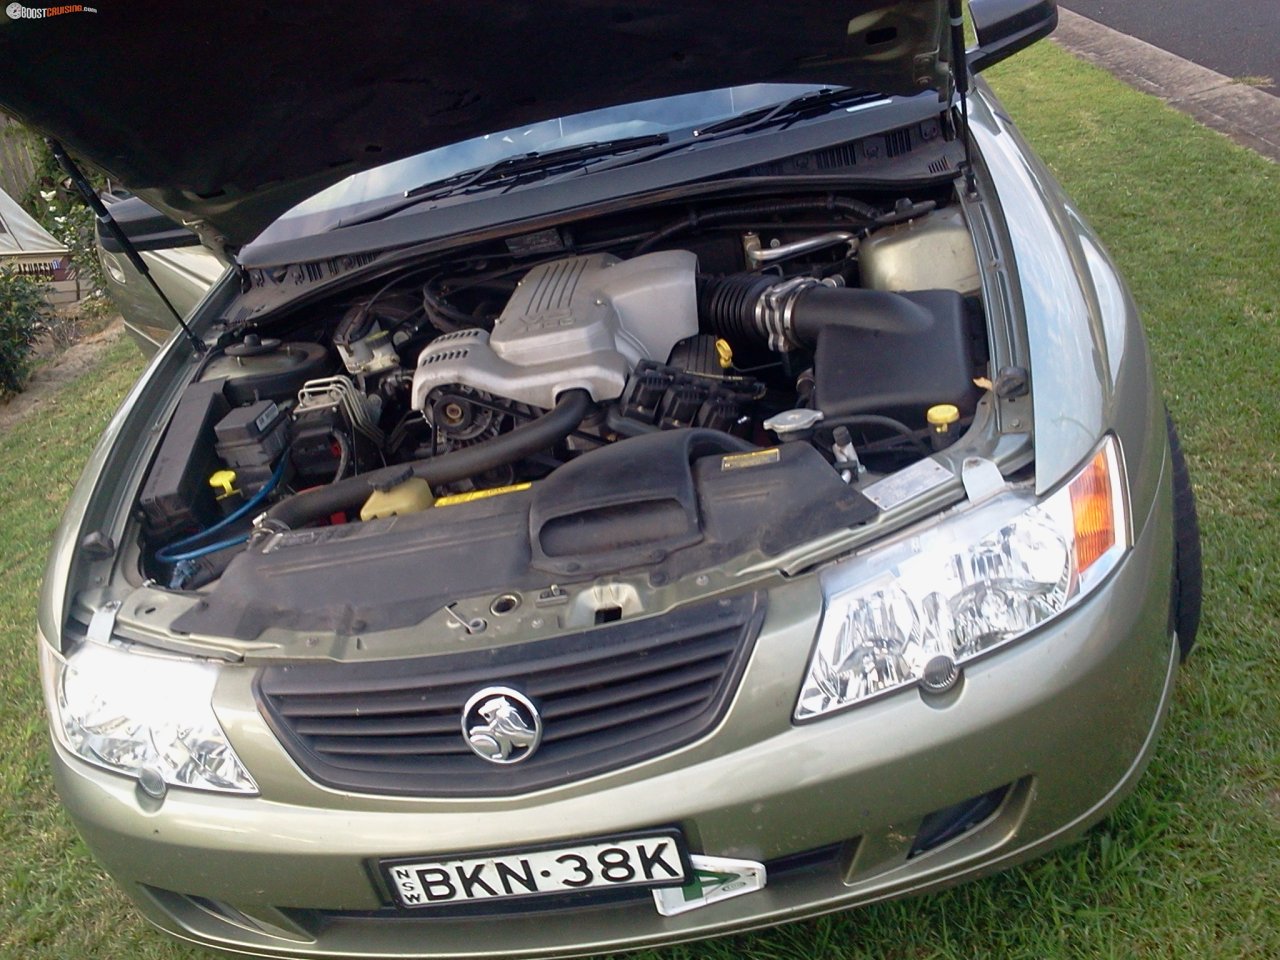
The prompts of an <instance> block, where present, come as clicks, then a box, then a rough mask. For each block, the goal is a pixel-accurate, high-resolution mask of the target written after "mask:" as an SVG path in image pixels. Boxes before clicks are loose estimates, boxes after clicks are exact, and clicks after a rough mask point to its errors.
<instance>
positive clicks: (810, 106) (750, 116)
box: [695, 87, 884, 143]
mask: <svg viewBox="0 0 1280 960" xmlns="http://www.w3.org/2000/svg"><path fill="white" fill-rule="evenodd" d="M883 99H884V96H883V95H882V94H878V93H868V92H867V91H865V90H853V89H851V88H849V87H839V88H836V89H833V90H832V89H824V90H817V91H815V92H813V93H803V94H801V95H800V96H798V97H792V98H791V99H790V100H783V101H782V102H781V103H775V104H774V105H773V106H768V107H758V108H757V109H755V110H748V111H746V112H745V113H739V114H737V115H735V116H732V117H728V118H727V119H724V120H720V121H719V122H717V123H713V124H711V125H710V126H706V127H703V128H702V129H700V130H699V131H698V136H697V140H696V141H695V142H696V143H705V142H706V140H707V139H708V138H714V137H718V136H720V135H723V134H726V133H733V134H741V133H754V132H755V131H757V130H765V129H767V128H769V127H775V126H786V125H788V124H792V123H796V122H798V121H800V120H808V119H810V118H811V117H820V116H822V115H823V114H826V113H830V112H831V111H833V110H835V109H837V108H839V107H847V106H853V105H855V104H860V103H870V102H873V101H875V100H883Z"/></svg>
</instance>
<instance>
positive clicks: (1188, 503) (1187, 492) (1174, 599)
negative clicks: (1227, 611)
mask: <svg viewBox="0 0 1280 960" xmlns="http://www.w3.org/2000/svg"><path fill="white" fill-rule="evenodd" d="M1165 422H1166V423H1167V425H1168V430H1169V455H1170V459H1171V461H1172V463H1173V594H1172V596H1171V598H1170V601H1169V602H1170V607H1169V621H1170V626H1171V627H1172V628H1173V629H1174V630H1175V631H1176V632H1177V635H1178V649H1179V651H1180V653H1181V655H1182V659H1183V660H1184V661H1185V660H1186V659H1187V657H1188V656H1190V655H1191V648H1192V647H1194V646H1195V643H1196V633H1197V631H1199V629H1200V604H1201V592H1202V590H1203V587H1204V576H1203V571H1202V568H1201V558H1200V521H1199V519H1198V517H1197V516H1196V495H1195V491H1194V490H1192V488H1191V474H1190V473H1189V472H1188V470H1187V458H1186V456H1185V455H1184V454H1183V452H1182V444H1181V442H1179V440H1178V429H1177V427H1175V426H1174V425H1173V418H1172V417H1170V416H1169V414H1168V413H1167V412H1166V413H1165Z"/></svg>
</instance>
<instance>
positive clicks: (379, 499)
mask: <svg viewBox="0 0 1280 960" xmlns="http://www.w3.org/2000/svg"><path fill="white" fill-rule="evenodd" d="M434 500H435V498H434V497H432V496H431V487H430V485H429V484H428V483H427V481H425V480H423V479H422V478H421V477H410V478H409V479H407V480H404V481H402V482H401V483H398V484H396V485H395V486H393V487H389V488H387V489H385V490H378V489H375V490H374V491H373V493H371V494H369V499H368V500H366V501H365V502H364V506H363V507H361V508H360V519H361V520H364V521H369V520H378V519H381V518H383V517H398V516H403V515H405V514H408V513H421V512H422V511H423V510H426V509H427V508H428V507H430V506H431V504H432V503H433V502H434Z"/></svg>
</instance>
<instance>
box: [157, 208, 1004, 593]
mask: <svg viewBox="0 0 1280 960" xmlns="http://www.w3.org/2000/svg"><path fill="white" fill-rule="evenodd" d="M913 211H914V212H918V205H917V207H916V208H913ZM677 226H679V225H678V224H677ZM674 232H676V231H675V230H671V229H668V230H665V231H657V232H656V233H654V234H653V236H655V237H662V236H667V235H670V234H672V233H674ZM864 233H865V234H866V235H865V236H864V237H861V238H859V237H858V236H856V235H855V234H853V233H851V232H849V231H845V230H840V231H831V230H827V231H824V232H820V233H818V234H817V235H814V232H813V229H812V228H805V229H800V228H794V229H787V228H779V229H778V230H777V233H776V236H774V237H773V238H772V240H771V242H770V244H769V246H768V247H767V248H766V247H764V246H763V243H762V238H761V235H760V234H759V233H758V232H756V231H755V230H751V231H747V232H745V233H742V232H739V233H738V234H737V235H736V236H729V237H724V236H720V237H716V238H714V239H708V238H701V237H692V238H689V241H688V242H687V243H683V244H672V248H670V249H659V250H652V251H649V250H646V249H643V248H644V246H645V244H643V243H642V244H641V245H640V247H639V248H636V249H632V250H630V251H628V250H627V245H626V244H625V243H622V242H604V243H601V244H597V246H602V247H604V249H596V250H594V251H589V252H578V253H575V252H573V251H565V252H564V253H563V254H562V255H559V256H550V257H547V258H545V259H543V260H542V261H540V262H535V263H532V264H529V263H524V264H521V262H520V260H519V258H518V257H503V256H502V255H501V254H500V253H494V252H493V251H492V250H486V251H485V252H484V253H483V254H479V253H476V254H472V255H468V256H466V257H464V258H462V259H461V260H456V259H455V260H452V261H448V262H441V263H439V264H431V265H430V266H429V267H428V268H424V269H413V270H408V271H404V272H401V273H400V274H398V275H395V276H392V277H391V278H390V279H389V280H384V281H382V282H381V283H380V284H378V285H373V284H370V285H368V286H367V287H365V288H364V289H363V290H360V289H357V290H356V291H354V292H353V293H351V294H349V295H347V296H346V297H345V298H341V299H335V300H333V301H332V302H331V305H329V306H324V305H322V306H320V307H313V308H309V309H307V310H302V311H299V312H298V314H297V315H296V316H295V317H294V318H293V319H292V320H291V321H281V322H280V323H278V324H277V326H276V327H275V328H273V329H271V330H270V331H267V330H256V329H247V330H243V331H240V332H239V333H238V334H237V333H234V332H233V334H232V335H231V337H230V338H229V339H230V340H231V341H232V342H230V343H228V344H227V345H226V346H225V348H224V349H223V350H222V352H221V353H220V354H215V355H213V356H211V357H210V358H209V359H208V360H207V361H206V363H205V364H204V366H203V369H202V372H201V374H200V376H199V377H198V379H197V381H196V382H195V383H193V384H192V385H191V387H189V388H188V390H187V392H186V394H184V396H183V398H182V401H181V402H180V404H179V408H178V411H177V413H176V415H175V417H174V418H173V420H172V421H171V422H170V425H169V427H168V430H167V432H166V435H165V438H164V440H163V441H162V444H161V449H160V451H159V452H158V454H157V457H156V460H155V462H154V463H153V466H152V469H151V472H150V474H149V475H148V477H147V480H146V483H145V485H144V489H143V493H142V497H141V501H140V508H141V514H142V516H143V518H144V538H145V542H146V544H147V545H148V546H147V549H145V550H144V566H145V567H146V568H147V572H148V573H149V574H151V575H155V576H157V577H161V576H162V577H165V578H166V579H167V580H168V581H169V582H170V583H171V584H172V585H175V586H183V587H191V586H196V585H199V583H201V582H207V580H208V579H211V578H213V577H216V576H218V575H219V572H220V570H221V568H222V567H224V566H225V564H226V563H227V562H229V558H231V557H233V556H234V554H235V553H236V552H237V551H238V550H243V545H242V544H243V542H244V540H245V539H246V538H247V537H250V536H260V535H265V534H271V533H273V532H279V531H285V530H297V529H299V528H300V527H306V526H314V525H317V524H319V525H331V524H342V523H351V522H357V521H369V520H376V519H379V518H385V517H387V516H391V515H398V514H404V513H411V512H416V511H421V510H425V509H430V507H431V505H432V504H433V503H434V502H435V500H436V498H439V497H442V496H444V497H447V496H454V495H471V492H475V493H476V494H477V495H478V494H479V493H482V492H484V491H491V490H494V489H506V488H508V487H510V485H512V484H526V485H527V484H529V483H534V484H537V483H538V482H539V481H541V480H543V478H547V477H549V476H550V475H552V474H553V473H554V472H555V471H557V470H560V469H562V468H564V467H565V466H566V465H567V464H571V463H572V464H573V466H574V470H572V471H569V473H567V474H565V479H564V481H562V483H561V485H562V486H563V485H564V484H568V483H569V482H570V481H569V477H570V475H572V476H573V477H582V476H589V475H590V471H589V467H590V465H591V464H598V466H599V470H601V471H603V473H602V475H604V474H608V473H609V472H610V471H611V470H612V471H615V472H618V471H621V472H619V473H618V476H617V478H616V479H614V480H612V481H611V484H612V486H613V487H614V488H622V487H626V486H627V485H628V483H629V481H628V478H627V476H626V474H627V468H626V466H625V465H626V463H627V462H628V458H627V457H626V456H622V459H619V458H618V457H616V456H615V457H612V458H607V457H604V456H602V455H600V454H599V453H597V451H600V450H602V449H603V448H610V447H614V446H617V447H620V448H625V449H628V450H634V454H635V456H636V457H640V458H644V457H653V456H666V455H668V454H661V453H659V451H662V450H666V449H668V448H670V449H671V450H675V449H677V448H678V449H680V450H684V451H685V452H684V453H679V454H674V455H676V456H679V457H694V456H695V455H696V451H697V450H698V449H702V447H705V442H704V441H702V440H699V441H697V442H693V441H690V442H693V446H689V444H688V443H684V441H675V440H673V442H672V443H671V444H664V443H659V442H657V441H653V442H646V443H639V442H637V441H638V439H639V438H640V437H644V436H649V435H654V434H663V433H666V432H670V431H679V430H686V431H688V430H691V431H694V433H693V434H691V436H697V437H716V436H719V437H724V438H725V439H724V440H723V442H720V441H717V442H716V443H720V445H721V446H722V447H723V450H725V451H731V450H752V449H756V448H766V449H767V448H771V447H778V446H780V445H781V446H786V445H788V444H793V443H797V442H799V443H801V444H803V445H805V446H807V447H809V448H811V449H812V450H816V451H817V452H818V454H820V456H821V458H822V459H823V460H825V461H826V462H827V463H828V464H829V469H831V470H832V475H833V476H835V477H837V478H839V479H840V481H841V482H843V483H845V484H852V485H855V486H856V485H857V483H858V482H859V480H860V478H861V477H862V476H863V475H864V474H865V473H866V471H867V470H868V469H871V471H872V472H873V473H874V472H875V471H877V470H878V471H882V472H887V471H888V470H891V469H894V468H896V467H897V466H900V465H902V464H904V463H907V462H910V461H911V460H913V459H916V458H919V457H921V456H923V455H925V454H927V453H928V452H929V450H930V449H931V448H932V446H934V445H938V444H939V443H945V442H948V441H949V438H950V437H954V435H955V433H956V432H957V430H958V428H956V429H955V430H950V432H949V428H950V425H951V424H954V423H956V422H957V421H961V420H962V419H963V418H964V417H965V416H967V415H969V414H971V413H972V411H973V409H974V406H975V403H976V399H977V396H978V395H979V393H980V389H979V387H977V386H975V378H980V377H981V376H982V375H983V374H984V373H985V372H986V368H985V365H984V364H985V360H986V351H985V345H984V344H983V343H982V342H981V341H982V330H983V325H982V323H981V314H980V306H979V305H978V301H977V299H976V296H975V294H976V289H974V286H975V284H974V278H975V276H976V269H973V268H971V266H970V264H971V261H972V256H973V254H972V246H971V244H970V241H969V238H968V235H967V232H966V231H965V230H964V228H963V226H962V225H961V224H960V222H959V220H958V218H956V217H955V216H954V212H952V211H947V212H939V213H936V214H933V215H929V216H925V217H923V218H921V220H920V221H919V224H918V225H917V224H911V223H908V224H904V225H902V226H892V227H888V228H884V229H881V230H878V231H876V230H865V231H864ZM940 237H941V238H942V239H941V240H940V239H939V238H940ZM921 238H922V239H921ZM926 241H927V244H928V248H927V249H928V250H929V251H930V252H933V251H936V250H937V249H939V248H940V247H941V248H944V249H945V248H946V247H947V244H950V245H951V247H952V248H953V249H952V250H951V254H952V255H951V256H950V257H949V258H948V259H947V260H946V262H955V263H959V264H960V267H959V269H958V270H952V271H951V273H950V274H945V273H942V272H939V271H934V272H933V273H932V274H929V275H930V277H931V278H932V279H933V280H934V281H935V283H934V285H932V286H931V287H930V288H928V289H911V290H899V291H890V290H886V289H882V287H883V286H884V285H885V284H886V283H887V282H894V283H900V282H902V281H901V277H902V276H903V275H904V271H903V269H902V264H903V263H904V262H906V263H908V264H910V265H912V267H913V268H914V269H916V271H917V273H919V272H920V265H919V263H918V262H917V261H918V259H919V258H918V256H911V255H910V252H911V250H912V244H913V243H924V242H926ZM860 242H861V247H862V252H861V255H859V245H860ZM904 249H905V250H906V251H907V253H904ZM966 257H967V258H968V259H967V260H966ZM725 266H729V267H730V269H728V270H724V269H723V267H725ZM717 267H719V268H720V269H716V268H717ZM908 272H909V271H908ZM925 272H926V273H928V271H925ZM424 274H425V276H424ZM882 277H893V278H898V279H896V280H892V281H884V280H879V279H877V278H882ZM916 285H918V284H916ZM268 333H270V334H272V335H270V336H268V335H267V334H268ZM277 333H278V335H277ZM931 410H932V411H937V410H946V411H953V413H947V414H946V415H944V416H943V417H942V418H941V419H939V418H937V417H936V416H935V415H934V413H931V412H930V411H931ZM927 413H928V417H926V414H927ZM940 423H941V424H942V429H941V430H939V428H938V427H939V424H940ZM681 443H684V446H681V445H680V444H681ZM716 443H713V444H712V446H713V447H714V446H716ZM632 445H633V446H632ZM700 445H701V446H700ZM620 453H621V451H620ZM685 469H687V465H686V468H685ZM584 471H586V472H585V473H584ZM638 515H639V514H637V516H638ZM549 529H550V528H549ZM223 531H238V532H239V534H240V539H239V540H237V541H236V544H235V545H229V544H227V543H225V542H223V541H222V540H221V539H219V536H215V535H220V534H221V533H222V532H223ZM536 553H537V549H536V545H535V554H536Z"/></svg>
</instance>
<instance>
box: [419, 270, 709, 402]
mask: <svg viewBox="0 0 1280 960" xmlns="http://www.w3.org/2000/svg"><path fill="white" fill-rule="evenodd" d="M697 266H698V261H697V257H696V256H694V254H692V253H690V252H688V251H684V250H666V251H661V252H658V253H651V254H647V255H645V256H642V257H635V258H633V259H631V260H619V259H618V258H617V257H614V256H610V255H609V254H593V255H590V256H584V257H569V258H566V259H563V260H555V261H552V262H550V263H544V264H541V265H539V266H537V267H534V268H533V269H532V270H530V271H529V272H528V273H527V274H526V275H525V277H524V279H523V280H521V281H520V284H519V286H517V288H516V292H515V293H514V294H513V295H512V297H511V299H510V300H509V301H508V302H507V305H506V307H505V309H503V311H502V314H501V315H500V316H499V317H498V319H497V321H496V322H495V323H494V327H493V332H492V333H489V332H488V331H485V330H459V331H458V332H456V333H449V334H445V335H444V336H441V337H437V338H436V339H435V340H433V341H432V342H431V344H430V345H429V346H428V347H427V348H426V349H425V350H423V351H422V353H421V354H419V356H418V366H417V369H416V370H415V371H414V375H413V406H414V408H415V409H419V410H421V409H423V408H424V407H425V406H426V405H427V395H428V394H429V393H431V391H432V390H434V389H436V388H437V387H441V386H445V385H449V384H463V385H465V386H469V387H473V388H475V389H477V390H482V391H484V392H485V393H488V394H490V395H492V396H497V397H506V398H507V399H510V400H514V401H517V402H519V403H527V404H529V405H530V406H534V407H540V408H542V409H549V408H551V407H553V406H555V400H556V396H557V395H558V394H560V393H563V392H564V391H566V390H573V389H583V390H586V391H588V392H589V393H590V394H591V397H592V399H594V400H596V401H597V402H599V401H603V400H613V399H615V398H617V397H618V396H620V395H621V394H622V390H623V387H624V386H625V384H626V381H627V376H628V375H629V374H630V373H631V371H632V370H633V369H634V368H635V365H636V364H637V363H638V362H639V361H641V360H658V361H665V360H666V358H667V356H668V354H670V352H671V348H672V347H673V346H675V344H676V343H677V342H678V341H680V340H683V339H684V338H685V337H690V336H693V335H694V334H695V333H697V332H698V304H697V292H696V289H695V286H696V285H695V276H696V273H697Z"/></svg>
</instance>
